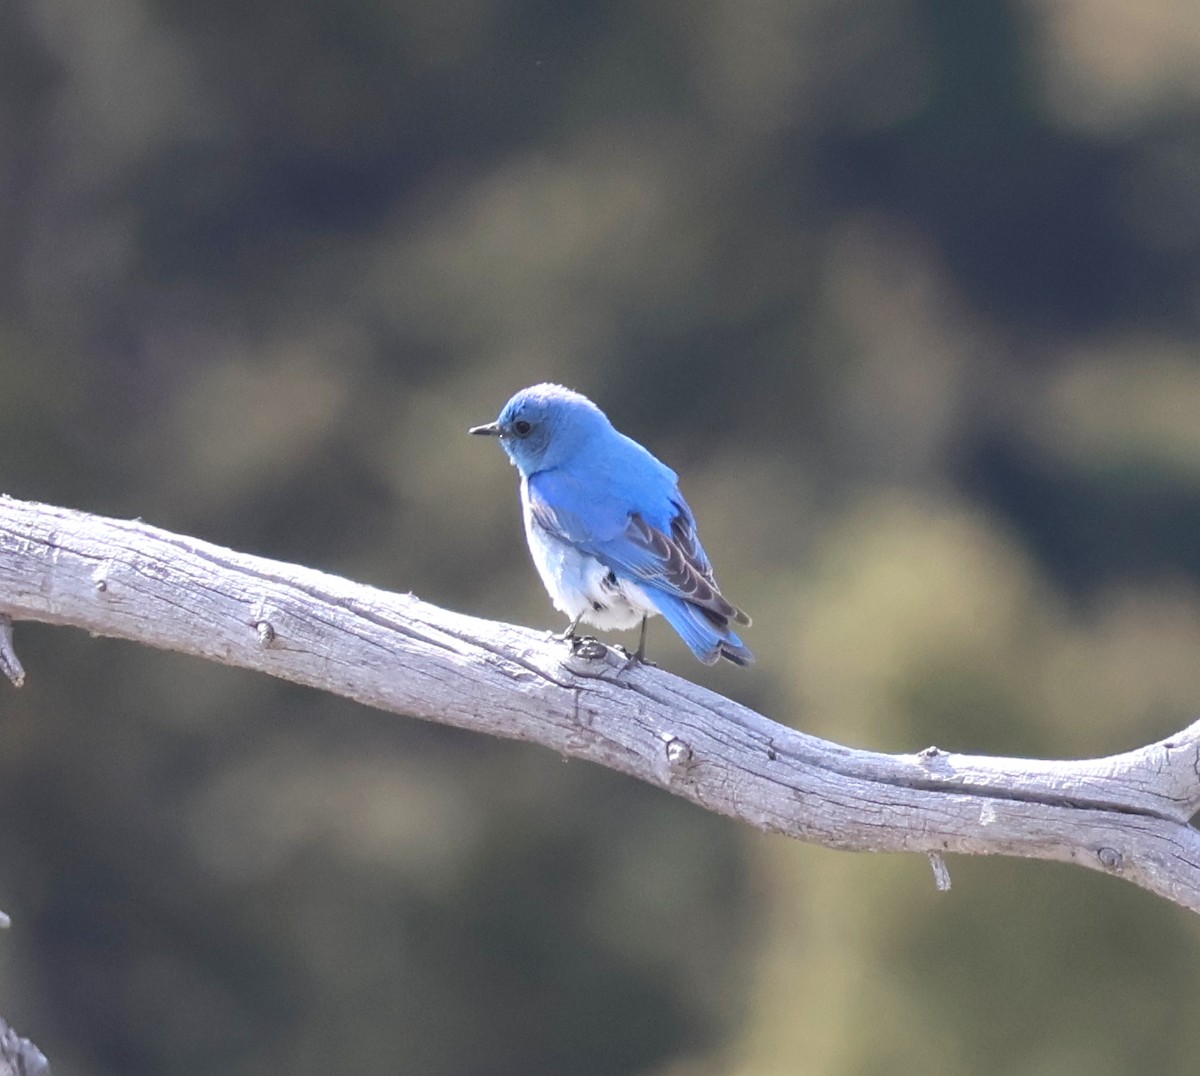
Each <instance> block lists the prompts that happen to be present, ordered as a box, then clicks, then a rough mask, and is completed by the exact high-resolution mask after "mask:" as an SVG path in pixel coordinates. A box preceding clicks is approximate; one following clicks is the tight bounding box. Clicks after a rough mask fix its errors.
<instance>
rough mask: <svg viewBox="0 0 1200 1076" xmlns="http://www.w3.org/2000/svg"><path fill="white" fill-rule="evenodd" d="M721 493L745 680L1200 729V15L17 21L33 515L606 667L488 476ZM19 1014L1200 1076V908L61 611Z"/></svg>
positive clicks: (388, 1057)
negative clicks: (797, 833)
mask: <svg viewBox="0 0 1200 1076" xmlns="http://www.w3.org/2000/svg"><path fill="white" fill-rule="evenodd" d="M546 379H552V380H560V381H563V382H565V383H567V384H569V385H571V386H573V387H575V388H578V389H580V390H582V391H584V392H586V393H588V394H589V395H591V396H592V397H593V398H594V399H596V400H597V401H598V402H600V404H601V405H602V406H603V407H604V408H605V409H606V410H607V411H608V412H609V414H610V415H611V416H612V417H613V418H614V420H615V421H616V423H617V424H618V426H619V427H620V428H622V429H623V430H625V431H626V432H628V433H630V434H632V435H633V436H635V437H637V438H638V439H640V440H642V441H643V442H645V443H646V444H648V445H649V446H651V448H652V449H653V450H655V451H656V452H657V453H658V454H659V455H660V456H662V457H663V458H665V459H666V460H668V461H669V462H670V463H671V464H672V465H673V466H674V467H675V468H676V469H677V470H678V471H679V472H680V473H681V474H682V476H683V486H684V490H685V492H686V493H687V495H688V497H689V499H690V500H691V502H692V504H693V506H694V508H695V509H696V511H697V514H698V516H699V518H700V520H701V522H702V532H703V535H704V538H705V542H706V544H707V546H708V548H709V551H710V553H711V554H712V556H713V559H714V561H715V563H716V565H717V569H718V576H719V578H720V579H721V581H722V584H723V586H724V589H725V590H726V591H727V592H728V593H729V594H730V595H731V596H732V597H733V599H734V600H736V601H737V602H739V603H740V604H742V605H744V606H745V607H746V608H747V609H748V610H749V611H750V612H751V613H752V614H753V616H754V618H755V626H754V628H753V629H752V630H751V631H750V632H749V633H748V635H747V641H748V642H749V643H750V645H751V646H752V647H753V648H754V650H755V651H756V653H757V655H758V659H759V660H758V664H757V665H756V666H755V667H754V668H753V669H751V670H748V671H742V670H734V669H717V670H707V669H704V668H702V667H701V666H699V665H698V664H696V663H695V662H694V661H692V660H691V658H690V657H689V656H688V654H687V653H686V651H684V650H683V648H682V646H681V645H680V644H679V643H678V642H677V641H676V640H675V639H674V638H673V637H672V636H671V635H670V633H669V632H668V631H666V630H665V629H664V628H663V627H661V626H659V627H658V628H657V630H654V631H652V635H651V646H652V653H653V655H654V656H655V657H656V658H657V659H658V660H659V662H660V663H661V664H662V665H664V666H665V667H667V668H669V669H671V670H673V671H676V672H678V673H680V674H682V675H685V676H689V677H693V678H695V679H697V680H700V681H702V682H704V683H707V684H709V685H710V686H712V687H713V688H715V689H716V690H719V691H722V692H726V693H729V694H731V695H732V696H734V697H735V698H737V699H739V700H740V701H743V702H745V703H747V704H749V705H751V706H754V707H756V708H758V709H761V710H763V711H764V712H766V713H768V714H770V715H771V716H773V717H776V718H778V719H780V720H783V721H785V722H789V723H791V724H794V725H795V726H797V727H799V728H802V729H804V730H806V731H808V732H812V733H816V734H820V735H823V736H827V737H829V738H833V739H837V740H840V741H842V742H845V743H849V744H853V745H857V746H863V747H871V748H877V749H883V750H901V751H905V750H914V749H918V748H921V747H924V746H926V745H927V744H929V743H936V744H938V745H939V746H942V747H945V748H950V749H959V750H969V751H976V752H992V753H999V754H1009V755H1040V756H1050V757H1070V756H1087V755H1096V754H1103V753H1107V752H1111V751H1117V750H1121V749H1125V748H1129V747H1133V746H1135V745H1138V744H1140V743H1143V742H1147V741H1149V740H1152V739H1156V738H1159V737H1161V736H1164V735H1167V734H1169V733H1170V732H1172V731H1175V730H1176V729H1177V728H1179V727H1182V726H1183V725H1184V724H1185V723H1187V722H1188V721H1189V720H1191V719H1192V717H1194V716H1195V714H1196V713H1197V711H1198V710H1200V7H1197V5H1196V3H1195V0H1137V2H1136V3H1130V2H1128V0H995V2H987V3H961V2H958V3H956V2H935V0H690V2H684V0H616V2H612V0H609V2H601V0H456V2H452V3H448V2H446V0H248V2H243V0H238V2H233V0H208V2H205V3H194V2H190V0H103V2H97V0H6V2H5V3H3V4H0V489H2V490H3V491H5V492H8V493H10V494H12V495H14V496H18V497H25V498H30V499H37V500H43V501H48V502H54V503H59V504H63V505H67V506H71V507H76V508H81V509H88V510H92V511H96V512H100V513H104V514H109V515H118V516H141V517H144V518H145V519H147V520H149V521H151V522H153V523H156V524H159V525H162V526H165V527H168V528H171V529H174V530H178V531H181V532H185V533H189V534H193V535H196V536H199V537H202V538H206V539H209V540H213V541H216V542H220V543H223V544H227V545H230V546H233V547H236V548H238V549H242V550H246V551H252V552H257V553H262V554H265V555H268V556H272V557H276V558H281V559H288V560H294V561H298V562H302V563H304V564H307V565H312V566H315V567H319V568H322V569H326V570H330V571H334V572H338V573H342V574H345V575H348V576H351V577H353V578H355V579H357V580H361V581H364V582H368V583H371V584H375V585H378V586H382V587H386V588H390V589H396V590H404V591H406V590H413V591H415V592H416V593H417V594H418V595H420V596H421V597H423V598H425V599H427V600H431V601H433V602H436V603H439V604H442V605H445V606H447V607H450V608H454V609H458V610H463V611H468V612H472V613H476V614H480V615H486V616H492V617H497V618H504V619H510V620H514V621H517V622H520V623H524V624H529V625H533V626H538V627H547V628H549V627H554V628H557V627H560V626H561V625H560V624H559V621H558V617H557V615H556V614H554V613H553V612H552V610H551V609H550V606H549V603H548V601H547V600H546V598H545V595H544V594H543V593H542V591H541V588H540V586H539V584H538V582H537V579H536V577H535V575H534V572H533V569H532V568H531V566H530V565H529V563H528V561H527V557H526V554H525V551H524V547H523V542H522V537H521V531H520V522H519V518H518V511H517V506H516V482H515V475H514V473H513V472H512V471H511V470H510V469H509V468H508V466H507V464H506V463H505V461H504V459H503V457H502V454H501V453H500V452H499V450H498V449H497V448H496V446H495V445H494V444H490V443H488V444H484V443H481V442H480V441H479V440H478V439H472V438H469V437H467V436H466V434H465V430H466V427H467V426H468V425H469V424H472V423H476V422H482V421H487V420H489V419H490V418H492V417H493V416H494V415H495V413H496V412H497V410H498V408H499V407H500V405H501V404H502V403H503V401H504V400H505V399H506V398H507V396H508V395H509V394H510V393H511V392H512V391H514V390H515V389H517V388H520V387H521V386H523V385H526V384H529V383H532V382H535V381H539V380H546ZM18 643H19V646H20V649H21V653H22V656H23V658H24V661H25V663H26V665H27V667H28V671H29V682H28V684H27V686H26V687H25V688H24V689H23V690H22V691H20V692H15V691H13V690H11V689H7V688H6V686H4V685H0V907H3V908H4V909H5V910H6V911H8V912H9V913H10V914H11V915H12V916H13V919H14V927H13V929H12V930H11V931H10V932H9V933H8V934H7V935H5V936H4V937H3V938H0V1013H2V1014H3V1015H4V1016H5V1017H7V1018H8V1019H9V1020H10V1021H11V1022H12V1023H13V1024H14V1025H15V1026H16V1027H17V1028H18V1029H19V1030H20V1031H21V1032H22V1033H24V1034H27V1035H30V1036H31V1037H33V1038H34V1039H35V1041H37V1042H38V1043H39V1045H40V1046H41V1047H42V1048H43V1049H44V1050H45V1051H46V1052H47V1054H48V1055H49V1056H50V1058H51V1060H52V1062H53V1064H54V1066H55V1072H56V1073H58V1074H60V1076H62V1074H67V1076H84V1074H96V1076H100V1074H118V1073H119V1074H122V1076H140V1074H163V1073H166V1074H185V1076H191V1074H208V1073H221V1074H223V1076H265V1074H277V1073H284V1072H286V1073H291V1074H295V1076H306V1074H317V1073H321V1074H326V1073H330V1072H339V1073H340V1072H361V1073H381V1074H383V1073H387V1074H391V1073H406V1074H407V1073H414V1074H421V1076H454V1074H468V1076H473V1074H479V1076H516V1074H529V1076H539V1074H547V1076H548V1074H558V1073H573V1074H580V1076H619V1074H626V1073H629V1074H646V1076H716V1074H727V1073H728V1074H734V1076H760V1074H761V1076H773V1074H784V1073H822V1074H824V1073H829V1074H835V1076H839V1074H847V1076H849V1074H855V1076H859V1074H862V1076H867V1074H880V1073H889V1074H908V1073H913V1074H917V1073H920V1074H922V1076H930V1074H932V1076H938V1074H943V1073H944V1074H961V1073H966V1072H970V1073H975V1074H983V1076H991V1074H995V1076H1042V1074H1056V1073H1065V1072H1087V1073H1089V1074H1091V1076H1108V1074H1114V1076H1115V1074H1126V1073H1145V1072H1154V1073H1192V1072H1194V1071H1195V1068H1196V1061H1195V1059H1196V1057H1197V1056H1200V1019H1198V1017H1200V923H1197V921H1196V920H1195V919H1194V918H1193V917H1189V916H1188V915H1187V914H1186V913H1184V912H1182V911H1180V910H1178V909H1175V908H1173V907H1171V906H1169V905H1167V904H1165V903H1164V902H1161V901H1159V900H1157V899H1155V898H1153V897H1151V896H1150V895H1148V894H1145V893H1142V892H1140V891H1138V890H1135V889H1133V888H1132V887H1129V886H1126V885H1124V884H1122V883H1120V882H1118V881H1115V880H1112V879H1108V878H1103V877H1099V876H1096V875H1092V874H1090V873H1088V872H1085V871H1082V870H1078V869H1071V868H1067V867H1056V866H1053V865H1046V864H1036V863H1029V862H1023V861H1014V860H986V861H985V860H963V859H955V860H952V861H951V863H950V867H951V871H952V874H953V879H954V883H955V887H954V889H953V891H952V892H951V893H950V894H948V895H942V894H937V893H935V891H934V889H933V882H932V877H931V875H930V871H929V867H928V864H927V863H926V862H925V861H924V860H923V859H921V858H919V857H901V856H850V855H846V854H839V853H834V852H830V851H826V850H823V849H819V848H810V847H807V846H804V845H801V844H798V843H792V842H788V841H786V840H783V839H781V838H773V837H765V836H763V835H761V834H759V833H757V832H754V831H752V830H750V829H748V828H746V827H744V826H739V825H737V824H734V823H732V822H730V821H728V820H725V819H721V818H717V817H712V816H709V815H706V814H705V813H704V812H702V811H700V810H697V809H696V808H694V807H691V806H689V805H687V804H684V803H682V802H679V801H676V800H674V799H673V798H672V797H670V796H669V795H667V794H665V793H663V792H660V791H657V790H654V789H651V788H648V787H643V786H641V785H639V784H637V783H635V782H633V781H631V780H628V779H625V778H622V777H619V776H617V775H614V774H611V773H608V772H604V771H601V770H599V769H596V768H594V767H590V766H588V765H585V764H582V763H578V762H573V763H570V764H564V762H563V761H562V760H561V759H560V758H558V757H557V756H555V755H553V754H551V753H549V752H546V751H544V750H540V749H537V748H534V747H530V746H520V745H515V744H510V743H505V742H493V741H490V740H486V739H484V738H481V737H476V736H471V735H467V734H464V733H461V732H458V731H455V730H449V729H444V728H439V727H435V726H428V725H422V724H420V723H418V722H414V721H407V720H404V719H402V718H397V717H394V716H389V715H385V714H380V713H376V712H372V711H370V710H367V709H364V708H361V707H358V706H355V705H352V704H350V703H347V702H344V701H341V700H338V699H334V698H329V697H326V696H324V695H322V694H320V693H317V692H313V691H308V690H303V689H300V688H297V687H293V686H289V685H286V684H281V683H276V682H273V681H271V680H269V679H267V678H265V677H261V676H255V675H251V674H248V673H242V672H238V671H234V670H229V669H223V668H220V667H217V666H215V665H211V664H206V663H203V662H200V661H196V660H191V659H184V658H181V657H178V656H174V655H169V654H163V653H158V652H153V651H149V650H146V649H143V648H139V647H135V646H132V645H128V644H123V643H118V642H112V641H106V640H93V639H89V638H87V637H86V636H85V635H84V634H83V633H79V632H72V631H69V630H62V629H50V628H44V627H40V626H37V625H25V626H23V627H21V628H20V629H19V632H18Z"/></svg>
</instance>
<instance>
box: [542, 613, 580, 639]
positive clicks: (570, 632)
mask: <svg viewBox="0 0 1200 1076" xmlns="http://www.w3.org/2000/svg"><path fill="white" fill-rule="evenodd" d="M582 619H583V614H582V613H580V614H579V615H578V616H577V617H576V618H575V619H574V620H572V621H571V623H570V624H568V625H567V628H566V631H562V632H559V633H558V634H557V635H551V636H550V638H551V639H553V640H554V641H555V642H556V643H571V642H574V641H575V629H576V628H577V627H579V622H580V621H581V620H582Z"/></svg>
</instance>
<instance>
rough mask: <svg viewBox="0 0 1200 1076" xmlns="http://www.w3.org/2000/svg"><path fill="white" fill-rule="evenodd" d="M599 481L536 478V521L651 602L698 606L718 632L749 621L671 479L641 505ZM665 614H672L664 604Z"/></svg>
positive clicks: (532, 485) (560, 475) (551, 475)
mask: <svg viewBox="0 0 1200 1076" xmlns="http://www.w3.org/2000/svg"><path fill="white" fill-rule="evenodd" d="M665 470H666V469H665V468H664V471H665ZM667 473H668V474H669V473H670V472H667ZM597 477H598V476H596V475H589V480H588V482H587V483H586V484H585V483H583V482H581V481H580V480H579V479H577V478H575V477H574V476H573V475H571V474H569V473H567V472H566V471H563V470H553V471H541V472H539V473H537V474H534V475H531V476H530V477H529V479H528V480H527V481H528V496H529V510H530V513H531V514H532V516H533V518H534V520H535V522H536V523H537V524H538V525H539V526H541V527H542V528H543V529H544V530H546V531H548V532H549V533H550V534H552V535H554V536H555V537H557V538H559V539H561V540H563V541H566V542H569V543H570V544H571V545H573V546H575V547H576V548H577V549H579V550H581V551H582V552H584V553H587V554H589V555H590V556H593V557H595V558H596V559H597V560H598V561H600V562H601V563H602V564H604V565H605V566H606V567H607V568H610V569H612V570H613V571H616V572H618V573H620V574H621V575H624V576H625V577H627V578H629V579H631V580H632V581H633V582H636V583H638V584H639V585H640V586H642V587H644V588H645V589H646V590H647V592H648V593H649V594H650V596H651V597H652V598H653V597H654V595H655V592H658V593H661V594H663V595H666V596H668V597H670V598H675V599H679V600H681V601H683V602H685V603H687V604H688V605H691V606H694V607H695V608H696V609H697V610H698V611H699V612H701V613H702V614H703V615H704V617H705V618H706V619H708V620H709V621H710V622H711V623H712V625H713V627H715V628H717V629H719V630H725V629H727V628H728V625H729V622H730V621H736V622H737V623H739V624H749V623H750V618H749V617H748V616H747V615H746V614H745V613H743V612H742V611H741V610H740V609H739V608H738V607H737V606H736V605H734V604H733V603H732V602H729V601H727V600H726V599H725V598H724V597H723V596H722V594H721V592H720V591H719V590H718V589H717V585H716V581H715V580H714V579H713V571H712V565H711V564H710V563H709V560H708V556H707V554H706V553H705V552H704V548H703V546H701V545H700V541H699V539H698V537H697V536H696V520H695V517H694V516H693V515H692V510H691V508H689V507H688V504H687V502H686V501H685V500H684V499H683V497H682V495H681V494H680V493H679V490H678V488H677V487H676V486H675V484H674V481H673V476H672V480H671V481H670V482H669V484H668V488H666V489H662V488H660V489H658V490H654V491H652V493H653V495H646V496H643V497H640V498H637V500H638V501H639V502H640V503H635V498H634V497H632V496H630V495H629V494H628V493H627V492H626V491H625V490H623V489H618V488H616V485H615V483H614V482H612V481H603V480H601V481H599V482H598V481H597V480H596V479H597ZM645 492H646V491H644V490H643V493H645ZM660 611H661V612H663V613H664V615H666V609H665V608H663V607H662V605H660Z"/></svg>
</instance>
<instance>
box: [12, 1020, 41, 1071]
mask: <svg viewBox="0 0 1200 1076" xmlns="http://www.w3.org/2000/svg"><path fill="white" fill-rule="evenodd" d="M0 1076H50V1064H49V1062H48V1061H47V1060H46V1056H45V1055H44V1054H43V1053H42V1051H41V1050H39V1049H38V1048H37V1047H36V1046H34V1045H33V1043H32V1042H30V1041H29V1040H28V1039H23V1038H21V1036H20V1035H18V1034H17V1033H16V1032H15V1031H13V1029H12V1028H10V1027H9V1026H8V1024H6V1023H5V1022H4V1021H3V1020H0Z"/></svg>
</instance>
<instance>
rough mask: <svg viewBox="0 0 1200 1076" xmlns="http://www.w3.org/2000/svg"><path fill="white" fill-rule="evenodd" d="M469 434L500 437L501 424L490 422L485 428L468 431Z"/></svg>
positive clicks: (474, 427) (477, 427) (473, 427)
mask: <svg viewBox="0 0 1200 1076" xmlns="http://www.w3.org/2000/svg"><path fill="white" fill-rule="evenodd" d="M467 433H477V434H480V435H481V436H484V437H499V436H500V423H499V422H489V423H487V424H486V425H484V426H472V427H471V428H470V429H469V430H467Z"/></svg>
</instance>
